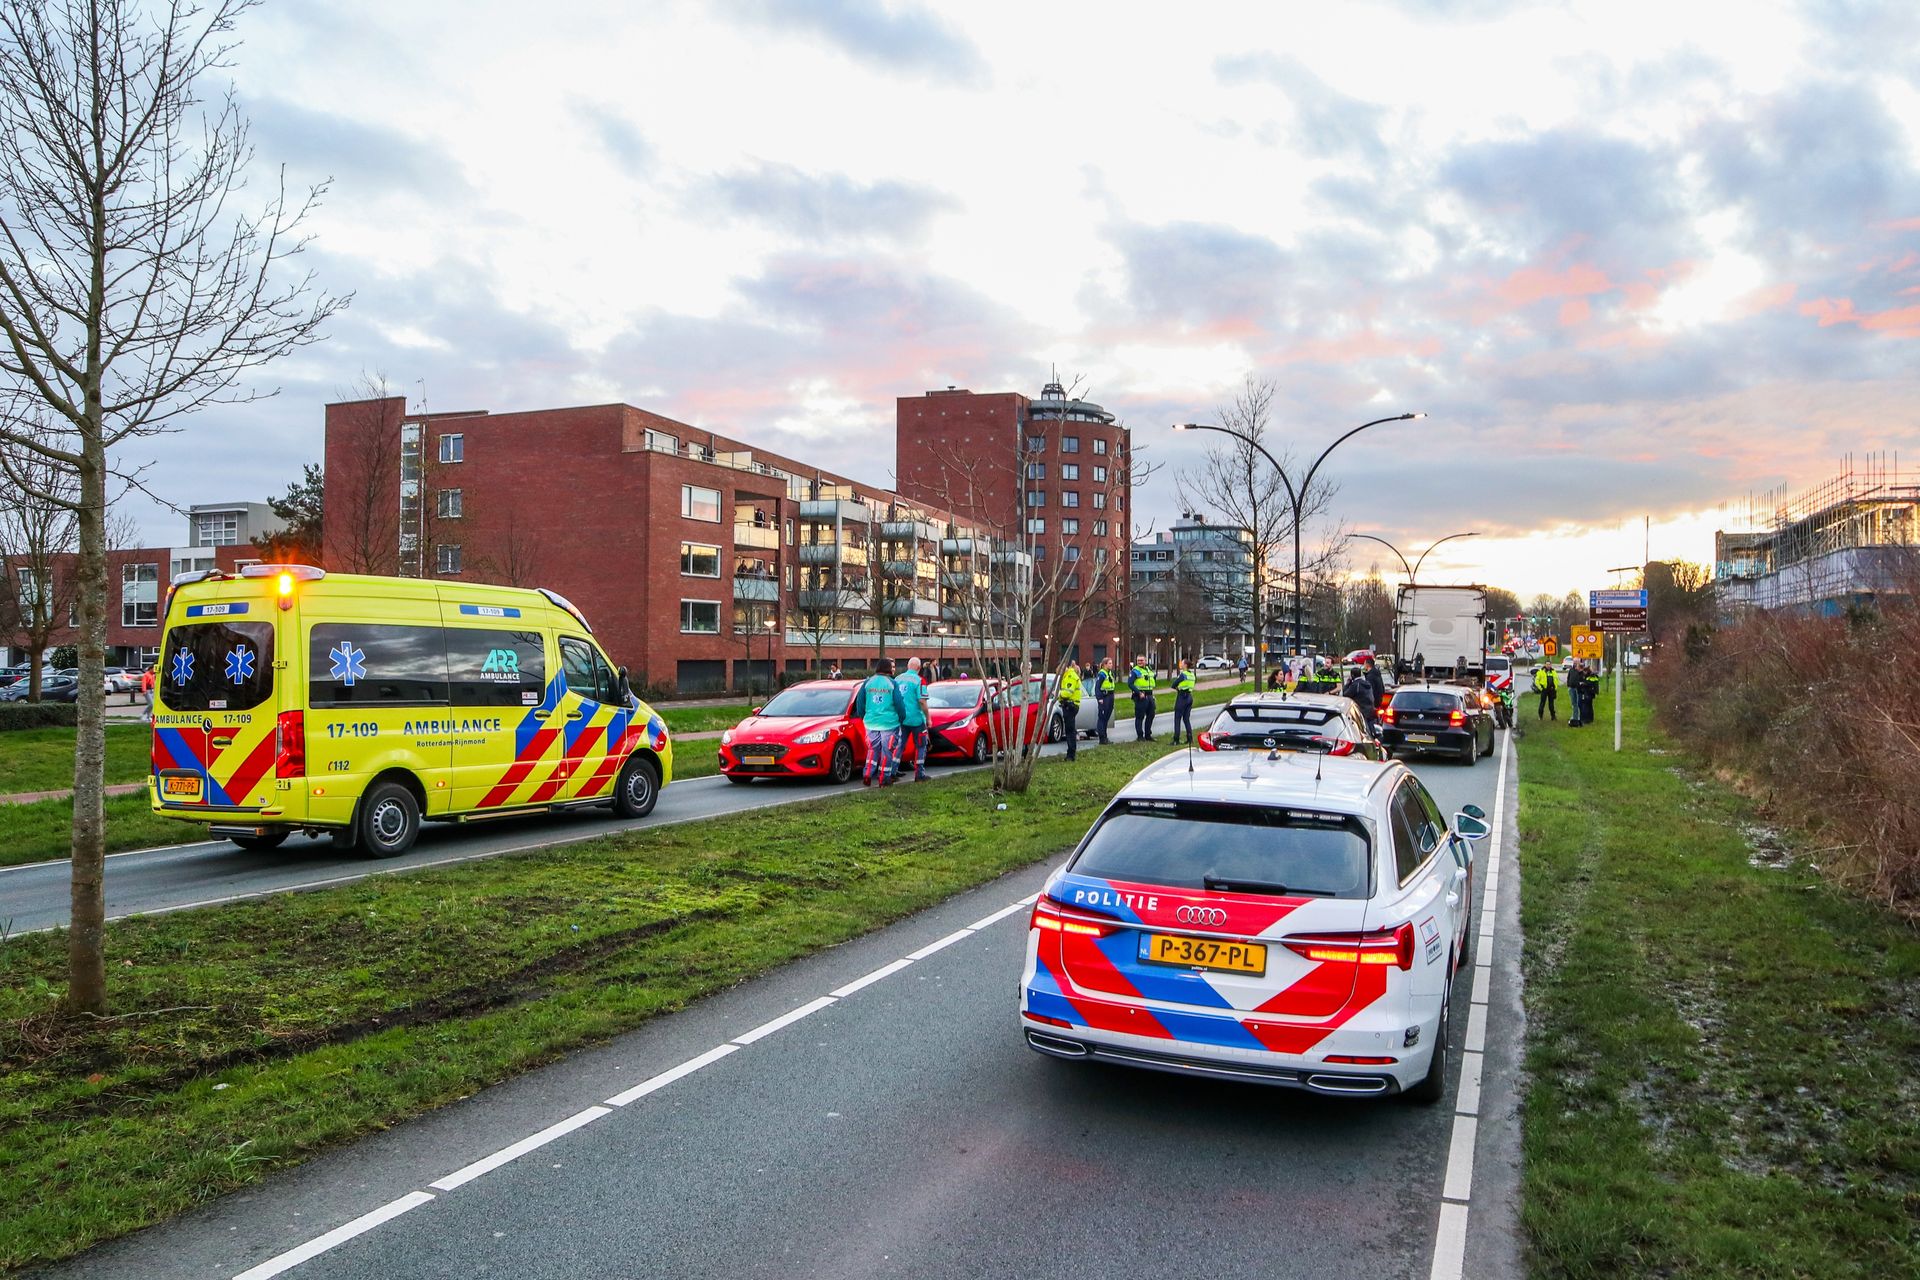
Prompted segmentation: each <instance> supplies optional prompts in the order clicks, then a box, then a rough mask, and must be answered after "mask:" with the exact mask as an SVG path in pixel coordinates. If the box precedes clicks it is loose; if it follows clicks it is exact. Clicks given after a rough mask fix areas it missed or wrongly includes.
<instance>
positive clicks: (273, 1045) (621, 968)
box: [0, 744, 1160, 1272]
mask: <svg viewBox="0 0 1920 1280" xmlns="http://www.w3.org/2000/svg"><path fill="white" fill-rule="evenodd" d="M1159 753H1160V752H1159V749H1157V748H1155V747H1153V746H1151V745H1148V744H1141V745H1139V746H1133V745H1126V746H1116V747H1109V748H1105V749H1103V750H1101V751H1097V752H1090V753H1088V754H1087V755H1086V756H1083V757H1082V758H1081V759H1080V760H1079V762H1078V763H1077V764H1074V765H1068V764H1066V763H1065V762H1064V761H1046V762H1043V763H1042V765H1041V766H1040V768H1039V769H1037V770H1036V771H1035V774H1034V782H1033V787H1032V789H1031V790H1030V791H1028V792H1027V793H1026V794H1024V795H1017V796H1003V797H999V798H998V799H1002V800H1004V801H1005V802H1006V805H1007V808H1006V809H1005V810H1004V811H1000V810H996V809H995V807H994V805H995V802H996V798H995V797H993V796H992V795H991V794H990V792H989V791H988V789H987V785H986V778H985V775H982V774H968V775H960V776H953V775H949V776H948V777H946V778H943V779H941V780H939V781H936V782H933V783H930V784H924V785H919V786H909V787H903V788H894V789H889V790H887V791H884V792H879V791H873V792H863V793H861V794H859V795H852V796H846V797H842V798H837V799H835V800H833V801H832V802H831V803H825V804H806V803H803V804H796V805H791V806H784V807H781V808H778V809H775V810H770V811H765V812H757V813H748V814H741V815H737V816H735V817H731V818H724V819H718V820H715V821H710V822H700V823H689V824H686V825H684V826H675V827H666V828H661V829H658V830H653V831H644V832H630V833H625V834H622V835H617V836H610V837H606V838H603V839H599V840H595V841H591V842H587V843H582V844H576V845H568V846H566V847H564V848H560V849H555V850H550V851H546V852H541V853H532V854H527V855H524V856H519V857H513V858H499V859H489V860H485V861H481V862H475V863H468V864H464V865H461V866H452V867H442V868H437V869H435V870H433V871H429V872H422V873H418V874H409V875H387V876H376V877H373V878H371V879H368V880H364V881H360V882H358V883H356V884H352V885H343V886H341V887H339V888H336V889H326V890H317V891H315V892H312V893H297V894H282V895H279V896H276V897H273V898H268V899H263V900H260V901H257V902H247V903H235V904H232V905H229V906H224V907H214V908H208V909H205V910H200V911H192V912H182V913H180V914H177V915H165V916H156V917H149V918H136V919H132V920H128V921H123V922H121V923H120V924H117V925H114V926H112V929H111V933H110V938H109V947H110V961H109V963H110V965H111V968H110V973H111V975H112V976H111V982H112V996H113V1002H114V1006H115V1008H116V1009H117V1010H118V1011H119V1013H118V1014H117V1016H115V1017H111V1018H108V1019H105V1020H102V1021H98V1022H95V1021H90V1020H89V1021H77V1020H75V1021H69V1020H67V1019H65V1018H63V1017H62V1016H61V1015H60V1014H59V1013H58V1012H57V1002H58V999H59V996H60V982H61V975H62V972H63V964H64V948H65V945H66V940H65V937H64V935H63V934H62V933H58V932H56V933H50V934H36V935H31V936H28V937H24V938H16V939H13V940H11V941H9V942H5V943H3V944H0V969H4V971H5V972H6V973H7V975H8V981H7V983H6V985H5V988H4V989H0V1272H4V1271H6V1270H8V1269H10V1268H16V1267H20V1266H24V1265H27V1264H31V1263H35V1262H40V1261H45V1260H49V1259H54V1258H59V1257H64V1256H67V1255H69V1254H72V1253H75V1252H78V1251H79V1250H81V1249H83V1248H85V1247H86V1246H88V1245H90V1244H92V1243H95V1242H97V1241H100V1240H103V1239H106V1238H108V1237H111V1236H114V1235H118V1234H121V1233H123V1232H126V1231H131V1230H133V1229H135V1228H138V1227H141V1226H145V1225H148V1224H150V1223H153V1222H157V1221H160V1220H161V1219H164V1218H166V1217H168V1216H170V1215H172V1214H175V1213H178V1212H180V1211H182V1210H184V1209H187V1208H190V1207H192V1206H193V1205H195V1204H198V1203H201V1202H203V1201H206V1200H209V1199H211V1198H213V1197H215V1196H218V1195H220V1194H223V1193H225V1192H228V1191H231V1190H233V1189H234V1188H236V1187H240V1186H243V1185H245V1184H247V1183H249V1182H252V1181H254V1180H256V1179H258V1178H260V1177H262V1176H263V1175H264V1174H266V1173H267V1172H269V1171H271V1170H273V1169H277V1168H281V1167H284V1166H286V1165H288V1164H291V1163H295V1162H297V1161H299V1160H301V1159H303V1158H305V1157H306V1156H308V1155H310V1154H312V1153H313V1152H315V1151H318V1150H320V1149H321V1148H324V1147H326V1146H329V1145H332V1144H337V1143H340V1142H344V1141H347V1140H349V1139H352V1138H355V1137H358V1136H360V1135H362V1134H365V1133H368V1132H370V1131H373V1130H376V1129H379V1128H382V1127H385V1126H388V1125H391V1124H393V1123H395V1122H397V1121H399V1120H402V1119H404V1118H406V1117H408V1116H411V1115H414V1114H417V1113H419V1112H422V1111H425V1110H428V1109H430V1108H433V1107H436V1106H440V1105H442V1104H444V1103H446V1102H449V1101H452V1100H454V1099H456V1098H460V1097H464V1096H466V1095H468V1094H471V1093H473V1092H474V1091H475V1090H477V1089H480V1088H483V1087H485V1086H486V1085H488V1084H492V1083H494V1082H496V1081H498V1080H501V1079H503V1078H505V1077H507V1076H510V1075H513V1074H515V1073H518V1072H521V1071H525V1070H527V1069H528V1068H531V1067H534V1066H537V1065H539V1064H540V1063H543V1062H547V1061H550V1060H552V1059H554V1058H556V1057H558V1056H560V1055H561V1054H563V1053H565V1052H567V1051H568V1050H570V1049H574V1048H577V1047H579V1046H581V1045H583V1044H587V1043H589V1042H592V1041H596V1040H601V1039H605V1038H606V1037H608V1036H611V1035H614V1034H617V1033H619V1032H621V1031H625V1030H628V1029H630V1028H632V1027H634V1026H636V1025H638V1024H639V1023H641V1022H644V1021H645V1020H646V1019H648V1018H650V1017H652V1016H653V1015H655V1014H657V1013H661V1012H663V1011H667V1010H671V1009H675V1008H679V1007H680V1006H682V1005H684V1004H686V1003H687V1002H688V1001H690V1000H693V999H695V998H696V997H698V996H701V995H704V994H706V993H708V992H711V991H714V990H717V989H719V988H722V987H726V986H729V985H732V984H734V983H737V982H739V981H741V980H742V979H744V978H747V977H750V976H752V975H754V974H756V973H760V972H763V971H765V970H767V969H769V968H772V967H773V966H775V965H778V964H781V963H783V962H785V961H788V960H792V959H794V958H795V957H797V956H800V955H803V954H805V953H807V952H809V951H812V950H815V949H816V948H819V947H823V946H828V945H831V944H833V943H837V942H841V941H844V940H846V939H848V938H851V937H854V936H856V935H858V934H860V933H864V932H866V931H868V930H871V929H875V928H878V927H880V926H881V925H884V924H886V923H888V922H890V921H893V920H896V919H899V918H900V917H902V916H904V915H907V914H908V913H910V912H913V911H916V910H919V909H921V908H924V907H927V906H930V905H932V904H933V903H936V902H938V901H940V900H942V899H943V898H946V897H948V896H950V895H952V894H953V893H956V892H958V891H960V890H962V889H966V888H968V887H971V886H973V885H976V884H979V883H982V882H984V881H987V880H990V879H992V878H993V877H995V876H998V875H1000V874H1002V873H1004V872H1007V871H1010V870H1013V869H1015V868H1017V867H1021V866H1025V865H1027V864H1030V863H1032V862H1034V861H1036V860H1038V859H1041V858H1045V857H1047V856H1049V855H1052V854H1055V853H1058V852H1059V851H1061V850H1063V849H1065V848H1067V847H1068V846H1070V845H1071V844H1072V843H1073V842H1074V841H1075V840H1077V839H1078V838H1079V836H1080V835H1081V833H1082V832H1083V831H1084V830H1085V828H1086V826H1087V824H1088V822H1089V821H1091V819H1092V817H1093V815H1094V814H1095V813H1096V812H1098V810H1099V808H1100V807H1101V806H1102V805H1103V804H1105V802H1106V801H1107V800H1108V799H1109V798H1110V797H1111V796H1112V794H1113V792H1114V791H1115V790H1116V789H1117V788H1118V787H1119V786H1120V785H1121V784H1122V783H1123V782H1124V781H1125V780H1126V779H1127V778H1128V777H1130V776H1131V775H1132V774H1133V773H1134V772H1135V771H1136V770H1138V769H1139V768H1140V767H1141V766H1143V765H1144V764H1146V763H1147V762H1148V761H1149V760H1150V759H1152V758H1153V757H1154V756H1156V755H1157V754H1159Z"/></svg>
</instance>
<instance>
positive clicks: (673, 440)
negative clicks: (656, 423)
mask: <svg viewBox="0 0 1920 1280" xmlns="http://www.w3.org/2000/svg"><path fill="white" fill-rule="evenodd" d="M647 448H649V449H651V450H653V451H654V452H655V453H678V452H680V437H679V436H670V435H668V434H667V433H666V432H664V431H653V430H649V431H648V432H647Z"/></svg>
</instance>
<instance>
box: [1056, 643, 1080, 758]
mask: <svg viewBox="0 0 1920 1280" xmlns="http://www.w3.org/2000/svg"><path fill="white" fill-rule="evenodd" d="M1082 688H1083V686H1082V685H1081V683H1080V666H1079V664H1078V663H1076V662H1075V661H1074V660H1073V659H1072V658H1068V659H1067V665H1066V666H1064V667H1062V668H1060V691H1059V694H1058V698H1059V701H1060V727H1061V728H1062V729H1063V730H1065V732H1066V735H1067V759H1069V760H1077V759H1079V756H1080V697H1081V691H1082Z"/></svg>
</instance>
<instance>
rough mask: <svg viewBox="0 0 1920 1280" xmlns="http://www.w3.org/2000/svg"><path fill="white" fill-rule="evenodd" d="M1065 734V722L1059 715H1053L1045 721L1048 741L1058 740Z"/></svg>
mask: <svg viewBox="0 0 1920 1280" xmlns="http://www.w3.org/2000/svg"><path fill="white" fill-rule="evenodd" d="M1066 736H1067V726H1066V722H1065V721H1063V720H1062V719H1061V718H1060V717H1059V716H1055V717H1053V719H1051V720H1049V721H1047V741H1048V742H1058V741H1060V740H1061V739H1062V738H1064V737H1066Z"/></svg>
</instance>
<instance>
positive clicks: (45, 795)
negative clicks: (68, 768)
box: [0, 782, 147, 804]
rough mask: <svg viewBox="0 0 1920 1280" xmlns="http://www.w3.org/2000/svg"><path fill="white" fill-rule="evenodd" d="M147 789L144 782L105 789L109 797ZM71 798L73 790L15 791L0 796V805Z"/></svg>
mask: <svg viewBox="0 0 1920 1280" xmlns="http://www.w3.org/2000/svg"><path fill="white" fill-rule="evenodd" d="M146 789H147V784H146V783H144V782H115V783H111V784H109V785H108V787H107V794H108V795H110V796H131V795H137V794H139V793H140V792H142V791H145V790H146ZM72 797H73V788H71V787H69V788H67V789H66V790H64V791H16V792H14V793H13V794H12V795H0V804H37V803H39V802H40V801H42V800H68V799H71V798H72Z"/></svg>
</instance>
